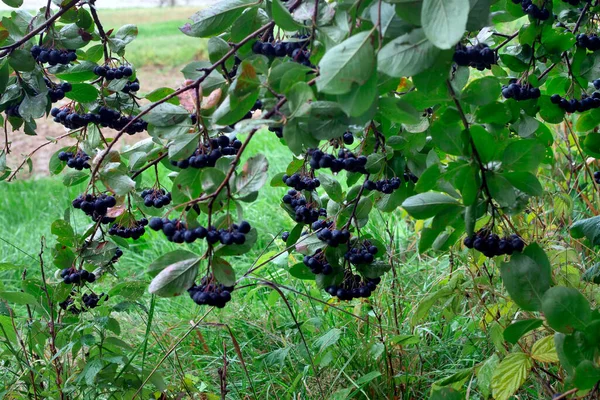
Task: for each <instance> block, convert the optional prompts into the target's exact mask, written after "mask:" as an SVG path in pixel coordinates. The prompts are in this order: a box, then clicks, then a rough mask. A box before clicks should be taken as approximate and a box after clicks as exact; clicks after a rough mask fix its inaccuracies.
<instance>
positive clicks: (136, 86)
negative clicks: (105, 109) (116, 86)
mask: <svg viewBox="0 0 600 400" xmlns="http://www.w3.org/2000/svg"><path fill="white" fill-rule="evenodd" d="M138 90H140V81H139V80H138V79H137V78H136V79H135V80H134V81H133V82H131V81H127V83H125V86H124V87H123V89H121V92H123V93H134V92H137V91H138Z"/></svg>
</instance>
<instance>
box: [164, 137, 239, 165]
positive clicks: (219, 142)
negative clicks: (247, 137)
mask: <svg viewBox="0 0 600 400" xmlns="http://www.w3.org/2000/svg"><path fill="white" fill-rule="evenodd" d="M241 147H242V142H241V141H239V140H237V139H234V140H229V138H228V137H227V136H224V135H223V136H219V137H218V138H216V139H211V140H210V143H209V144H206V143H205V144H203V145H202V146H200V147H198V148H197V149H196V151H195V152H194V154H192V155H191V156H189V157H188V158H185V159H183V160H180V161H175V160H171V165H173V166H175V167H179V168H181V169H186V168H189V167H191V168H206V167H214V166H215V164H216V163H217V161H218V160H219V158H221V157H223V156H233V155H235V154H237V152H238V150H239V149H240V148H241Z"/></svg>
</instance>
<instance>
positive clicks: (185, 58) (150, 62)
mask: <svg viewBox="0 0 600 400" xmlns="http://www.w3.org/2000/svg"><path fill="white" fill-rule="evenodd" d="M196 11H198V10H197V9H196V8H191V7H182V8H180V7H176V8H148V9H145V8H144V9H134V10H100V12H99V15H100V20H101V21H102V23H103V25H104V27H105V28H106V29H107V30H108V29H112V28H114V29H115V30H116V29H118V28H119V27H120V26H122V25H125V24H131V23H134V24H135V25H136V26H137V27H138V37H137V38H136V39H135V40H134V41H133V42H132V44H131V45H130V46H128V47H127V53H126V55H125V56H126V57H127V60H128V61H129V62H131V63H133V64H134V65H136V66H144V67H152V66H155V67H176V66H180V65H182V64H187V63H189V62H191V61H194V60H198V59H205V58H206V54H207V53H206V40H205V39H199V38H193V37H189V36H186V35H184V34H183V33H181V31H180V30H179V27H180V26H182V25H184V24H185V23H186V22H189V21H187V19H188V18H189V17H190V16H192V15H193V14H194V13H195V12H196ZM175 44H176V45H175Z"/></svg>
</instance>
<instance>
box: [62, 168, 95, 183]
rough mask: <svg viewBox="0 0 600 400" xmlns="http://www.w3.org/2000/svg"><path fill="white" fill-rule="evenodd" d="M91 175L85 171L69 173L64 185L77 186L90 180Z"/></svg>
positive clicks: (66, 175)
mask: <svg viewBox="0 0 600 400" xmlns="http://www.w3.org/2000/svg"><path fill="white" fill-rule="evenodd" d="M89 176H90V175H89V173H87V172H84V171H69V172H67V173H66V174H65V175H64V176H63V185H65V186H75V185H78V184H80V183H81V182H85V181H87V180H88V178H89Z"/></svg>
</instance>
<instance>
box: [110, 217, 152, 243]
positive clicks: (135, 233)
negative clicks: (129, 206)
mask: <svg viewBox="0 0 600 400" xmlns="http://www.w3.org/2000/svg"><path fill="white" fill-rule="evenodd" d="M146 225H148V220H147V219H146V218H142V219H140V220H139V221H135V222H134V223H133V225H131V226H123V225H120V224H114V225H113V226H111V227H110V229H109V230H108V234H109V235H115V236H119V237H122V238H123V239H129V238H131V239H133V240H138V239H139V238H140V237H141V236H142V235H143V234H144V233H146V228H144V227H145V226H146Z"/></svg>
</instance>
